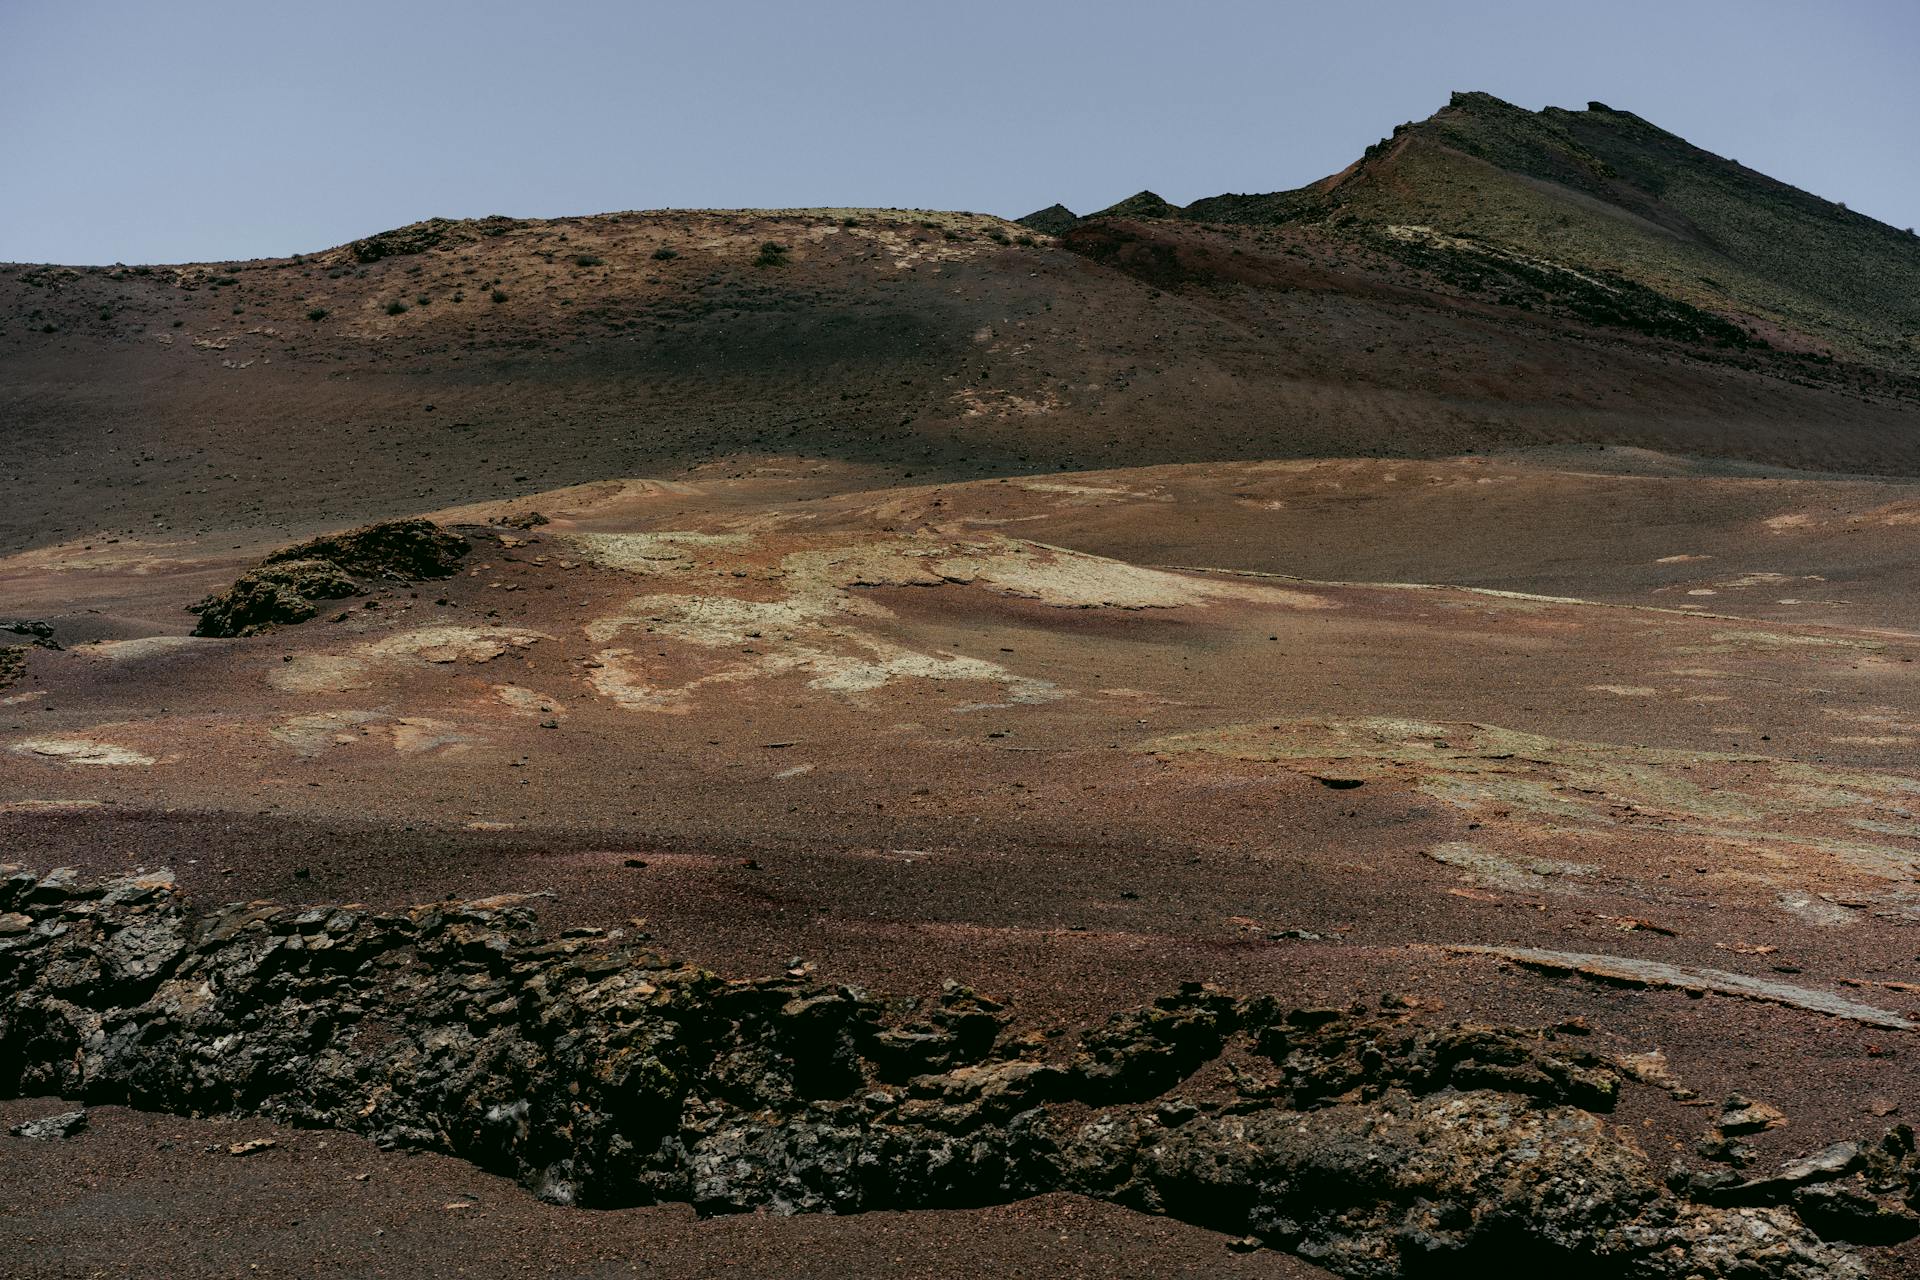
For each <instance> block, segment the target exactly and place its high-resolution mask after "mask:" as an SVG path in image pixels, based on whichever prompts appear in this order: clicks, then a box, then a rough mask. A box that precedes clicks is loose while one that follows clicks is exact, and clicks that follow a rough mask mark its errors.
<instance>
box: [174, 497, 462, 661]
mask: <svg viewBox="0 0 1920 1280" xmlns="http://www.w3.org/2000/svg"><path fill="white" fill-rule="evenodd" d="M466 553H467V544H466V542H465V541H464V540H463V539H461V538H458V537H456V536H454V535H453V534H451V533H448V532H446V531H445V530H444V529H442V528H440V526H438V525H436V524H434V523H433V522H432V521H431V520H388V521H384V522H382V523H380V524H370V525H367V526H366V527H364V528H360V529H350V530H348V531H347V532H345V533H332V534H327V535H326V536H325V537H320V538H314V539H313V540H311V541H309V542H302V543H300V544H298V545H297V546H291V547H286V548H283V549H281V550H279V551H276V552H274V553H273V554H272V555H270V556H268V557H267V558H266V559H265V560H263V561H261V563H260V564H259V565H258V566H257V567H255V568H253V569H249V570H248V571H247V572H246V573H244V574H242V575H241V576H240V577H239V578H238V579H237V580H236V581H235V582H234V584H233V585H232V586H231V587H229V588H227V590H225V591H223V592H221V593H219V594H217V595H211V596H208V597H207V598H206V599H204V600H202V601H200V602H199V603H198V604H196V605H193V606H192V607H191V610H190V611H191V612H193V613H197V614H199V615H200V622H199V624H198V625H197V626H195V627H194V629H193V634H195V635H197V636H251V635H258V634H260V633H262V632H266V631H271V630H273V629H274V628H275V627H280V626H287V625H289V624H292V623H296V622H305V621H306V620H307V619H308V618H311V617H313V615H314V614H316V613H318V612H319V611H320V606H319V605H318V604H317V603H316V602H317V601H321V600H338V599H340V598H341V597H343V596H355V595H360V594H362V592H363V590H364V588H363V587H362V586H361V584H360V580H361V579H386V580H389V581H399V582H417V581H422V580H425V579H431V578H444V577H446V576H448V575H449V574H451V573H452V572H453V571H454V569H455V568H457V567H458V566H459V563H460V557H461V556H464V555H465V554H466Z"/></svg>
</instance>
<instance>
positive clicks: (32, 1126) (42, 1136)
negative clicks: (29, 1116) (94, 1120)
mask: <svg viewBox="0 0 1920 1280" xmlns="http://www.w3.org/2000/svg"><path fill="white" fill-rule="evenodd" d="M86 1127H87V1113H86V1112H84V1111H63V1112H61V1113H60V1114H59V1115H57V1116H41V1117H40V1118H39V1119H38V1120H27V1121H24V1122H23V1123H21V1124H16V1125H14V1126H13V1127H12V1128H11V1129H8V1130H7V1132H8V1133H10V1134H12V1135H13V1136H14V1137H16V1138H33V1139H36V1140H38V1141H41V1142H52V1141H55V1140H56V1139H59V1138H71V1137H72V1136H73V1135H74V1134H76V1133H79V1132H80V1131H81V1130H83V1129H85V1128H86Z"/></svg>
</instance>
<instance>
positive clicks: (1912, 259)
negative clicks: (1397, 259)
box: [1104, 93, 1920, 373]
mask: <svg viewBox="0 0 1920 1280" xmlns="http://www.w3.org/2000/svg"><path fill="white" fill-rule="evenodd" d="M1156 202H1157V203H1158V205H1159V207H1155V203H1156ZM1104 213H1105V214H1108V215H1124V216H1128V217H1136V218H1137V217H1181V218H1188V219H1194V220H1199V221H1205V222H1235V223H1253V224H1272V223H1282V222H1292V221H1306V222H1309V223H1314V224H1322V225H1329V226H1335V227H1343V228H1345V229H1347V230H1348V232H1349V233H1350V234H1356V235H1363V236H1371V237H1373V238H1376V239H1380V238H1384V239H1385V240H1386V241H1387V242H1389V243H1391V242H1394V241H1397V242H1399V243H1400V244H1402V245H1414V246H1418V249H1419V254H1418V256H1420V257H1421V258H1423V259H1425V260H1426V261H1427V262H1428V263H1429V265H1432V266H1434V267H1436V268H1438V269H1441V270H1443V271H1444V272H1445V273H1446V274H1448V275H1449V276H1450V277H1451V278H1454V279H1456V280H1457V281H1460V282H1463V283H1467V282H1476V281H1477V282H1480V283H1493V284H1495V285H1496V286H1497V287H1499V288H1502V289H1512V288H1515V287H1521V288H1524V287H1525V286H1527V285H1529V284H1531V285H1534V286H1539V285H1541V284H1548V285H1549V287H1550V288H1553V282H1551V277H1552V276H1554V275H1556V274H1560V273H1562V272H1563V271H1564V270H1565V269H1567V268H1574V269H1578V270H1579V271H1580V272H1582V273H1586V275H1585V276H1584V278H1575V279H1568V278H1562V279H1561V280H1559V281H1558V282H1557V284H1558V288H1557V289H1554V290H1553V291H1556V292H1566V293H1569V294H1572V293H1577V292H1578V289H1579V286H1580V285H1581V284H1586V285H1589V286H1593V285H1598V286H1600V288H1601V295H1602V296H1601V297H1599V298H1596V299H1594V300H1593V301H1602V302H1609V303H1611V304H1612V308H1613V309H1615V310H1617V311H1626V312H1631V311H1633V310H1636V309H1638V308H1636V307H1635V306H1633V305H1631V303H1632V301H1633V300H1632V299H1631V298H1628V297H1623V296H1621V295H1622V294H1623V293H1624V294H1632V293H1633V292H1634V291H1635V290H1636V289H1645V290H1650V291H1651V292H1652V293H1653V294H1654V295H1656V296H1657V297H1658V298H1659V299H1661V300H1663V301H1664V302H1665V303H1667V304H1670V306H1671V307H1672V308H1673V310H1672V312H1671V313H1670V314H1669V315H1668V316H1667V319H1668V321H1669V322H1671V321H1672V320H1674V319H1675V318H1676V317H1677V315H1678V314H1679V312H1680V311H1681V310H1683V309H1689V308H1698V309H1700V310H1701V311H1704V312H1705V313H1706V314H1707V316H1709V317H1712V318H1715V319H1720V320H1724V321H1726V322H1729V323H1731V324H1732V325H1734V326H1736V327H1737V329H1738V330H1739V331H1740V332H1742V333H1744V334H1746V335H1748V336H1750V337H1751V338H1753V339H1756V340H1759V341H1763V342H1765V343H1768V344H1770V345H1773V346H1776V347H1779V348H1782V349H1784V350H1790V351H1800V352H1807V353H1813V354H1817V355H1819V356H1821V357H1830V358H1837V359H1842V360H1848V361H1853V362H1859V363H1865V364H1869V365H1875V366H1879V367H1883V368H1886V369H1893V370H1902V371H1904V372H1907V373H1913V372H1915V371H1916V370H1920V236H1916V235H1915V234H1914V232H1913V230H1912V229H1910V228H1909V229H1906V230H1902V229H1899V228H1896V227H1890V226H1887V225H1886V224H1885V223H1881V222H1877V221H1875V220H1874V219H1872V218H1868V217H1865V216H1863V215H1861V214H1858V213H1854V212H1852V211H1850V210H1849V209H1847V207H1846V206H1845V205H1841V204H1835V203H1833V202H1832V201H1829V200H1823V199H1821V198H1820V197H1818V196H1815V195H1812V194H1809V193H1808V192H1805V191H1801V190H1798V189H1796V188H1794V187H1790V186H1788V185H1787V184H1785V183H1783V182H1777V181H1775V180H1774V179H1772V178H1769V177H1767V176H1766V175H1765V174H1761V173H1756V172H1754V171H1753V170H1752V169H1748V168H1746V167H1745V166H1744V165H1742V164H1740V163H1739V161H1737V160H1729V159H1725V158H1723V157H1721V156H1717V155H1714V154H1713V153H1712V152H1709V151H1704V150H1702V149H1701V148H1699V147H1696V146H1693V145H1692V144H1691V143H1689V142H1687V141H1686V140H1685V139H1684V138H1680V137H1677V136H1676V135H1674V134H1671V133H1669V132H1667V131H1666V130H1664V129H1661V128H1660V127H1658V126H1657V125H1654V124H1652V123H1650V122H1648V121H1647V120H1644V119H1642V118H1641V117H1639V116H1637V115H1634V114H1633V113H1632V112H1629V111H1619V110H1615V109H1614V108H1612V107H1609V106H1607V105H1606V104H1604V103H1599V102H1595V103H1590V104H1589V105H1588V107H1587V109H1586V110H1585V111H1567V110H1563V109H1561V108H1558V107H1548V108H1547V109H1546V110H1544V111H1539V112H1531V111H1526V110H1523V109H1522V108H1519V107H1516V106H1513V105H1512V104H1510V103H1506V102H1502V101H1501V100H1500V99H1498V98H1495V97H1492V96H1491V95H1488V94H1484V93H1457V94H1455V95H1454V96H1453V100H1452V101H1451V102H1449V103H1448V104H1447V106H1446V107H1445V108H1444V109H1442V110H1441V111H1439V112H1436V113H1435V114H1434V115H1433V116H1432V117H1431V118H1430V119H1427V120H1424V121H1420V122H1417V123H1409V124H1404V125H1401V126H1400V127H1399V128H1397V129H1395V130H1394V131H1393V134H1392V136H1391V137H1388V138H1383V139H1382V140H1381V141H1380V142H1378V143H1376V144H1375V145H1374V146H1372V147H1369V148H1368V149H1367V153H1366V155H1365V156H1364V157H1363V158H1362V159H1361V160H1359V161H1358V162H1357V163H1355V164H1354V165H1352V166H1350V167H1349V168H1347V169H1345V170H1343V171H1341V172H1340V173H1338V174H1335V175H1333V176H1332V177H1330V178H1326V179H1324V180H1322V181H1320V182H1317V183H1314V184H1313V185H1311V186H1308V187H1303V188H1301V189H1299V190H1297V191H1283V192H1279V193H1276V194H1273V195H1257V196H1238V195H1228V196H1216V197H1213V198H1211V199H1207V200H1198V201H1195V202H1194V203H1193V204H1192V205H1190V206H1188V207H1187V208H1185V209H1175V208H1173V207H1171V206H1167V205H1166V203H1165V202H1164V201H1160V200H1159V197H1157V196H1153V195H1152V194H1151V193H1150V192H1143V193H1141V195H1139V196H1135V197H1133V198H1132V199H1131V200H1128V201H1123V202H1122V203H1121V204H1119V205H1115V206H1114V207H1113V208H1111V209H1108V210H1105V211H1104ZM1609 291H1610V292H1611V293H1612V294H1613V296H1612V297H1611V298H1606V297H1605V296H1604V295H1605V294H1606V293H1607V292H1609ZM1646 301H1647V300H1646V299H1644V298H1642V299H1639V302H1640V303H1641V304H1642V305H1644V304H1645V302H1646ZM1623 304H1628V305H1623ZM1710 323H1711V322H1710V321H1709V328H1710ZM1722 336H1723V337H1733V336H1734V335H1730V334H1729V335H1722ZM1736 340H1737V339H1736Z"/></svg>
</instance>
